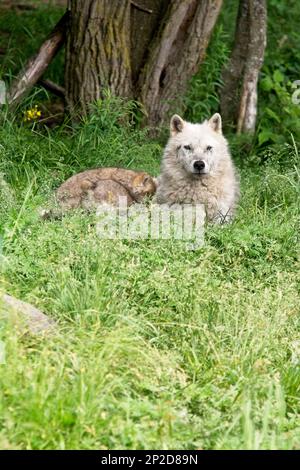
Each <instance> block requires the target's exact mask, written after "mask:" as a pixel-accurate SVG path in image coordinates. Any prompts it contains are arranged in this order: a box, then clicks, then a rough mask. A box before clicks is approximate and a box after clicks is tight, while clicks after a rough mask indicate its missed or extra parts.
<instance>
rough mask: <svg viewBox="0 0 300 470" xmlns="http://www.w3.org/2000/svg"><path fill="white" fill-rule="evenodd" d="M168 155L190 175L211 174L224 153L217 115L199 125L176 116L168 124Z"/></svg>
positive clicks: (223, 143)
mask: <svg viewBox="0 0 300 470" xmlns="http://www.w3.org/2000/svg"><path fill="white" fill-rule="evenodd" d="M170 130H171V137H170V140H169V143H168V146H167V149H168V154H169V156H172V157H173V158H175V159H176V162H177V164H178V165H179V166H181V167H182V168H183V169H184V170H185V171H186V172H187V173H188V174H190V175H195V176H196V175H199V176H201V175H210V174H213V173H214V171H215V170H216V168H217V167H218V164H219V161H220V159H221V158H222V156H223V155H224V153H227V141H226V139H225V138H224V137H223V134H222V119H221V116H220V114H218V113H216V114H214V115H213V116H212V118H211V119H209V120H208V121H205V122H203V123H202V124H191V123H189V122H186V121H184V120H183V119H182V118H181V117H180V116H178V115H177V114H175V116H173V117H172V119H171V124H170Z"/></svg>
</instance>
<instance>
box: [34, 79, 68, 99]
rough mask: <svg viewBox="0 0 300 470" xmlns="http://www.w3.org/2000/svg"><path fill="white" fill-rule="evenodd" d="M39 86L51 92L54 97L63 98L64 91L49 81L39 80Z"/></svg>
mask: <svg viewBox="0 0 300 470" xmlns="http://www.w3.org/2000/svg"><path fill="white" fill-rule="evenodd" d="M39 84H40V85H41V86H42V87H43V88H45V90H48V91H51V93H53V94H54V95H56V96H59V97H60V98H64V97H65V89H64V88H63V87H62V86H60V85H57V84H56V83H54V82H52V81H51V80H40V81H39Z"/></svg>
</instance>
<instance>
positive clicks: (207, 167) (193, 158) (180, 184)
mask: <svg viewBox="0 0 300 470" xmlns="http://www.w3.org/2000/svg"><path fill="white" fill-rule="evenodd" d="M238 199H239V181H238V177H237V174H236V171H235V168H234V165H233V162H232V159H231V156H230V152H229V148H228V143H227V140H226V139H225V137H224V136H223V134H222V120H221V116H220V114H218V113H216V114H214V115H213V116H212V118H211V119H209V120H208V121H205V122H203V123H202V124H191V123H189V122H186V121H184V120H183V119H182V118H181V117H180V116H178V115H175V116H173V117H172V119H171V136H170V139H169V141H168V144H167V146H166V149H165V153H164V157H163V162H162V170H161V175H160V176H159V178H158V189H157V195H156V200H157V202H158V203H159V204H170V205H172V204H189V203H190V204H203V205H204V206H205V211H206V215H207V218H208V220H209V221H211V222H215V223H224V222H228V221H230V220H231V219H232V217H233V215H234V211H235V208H236V205H237V202H238Z"/></svg>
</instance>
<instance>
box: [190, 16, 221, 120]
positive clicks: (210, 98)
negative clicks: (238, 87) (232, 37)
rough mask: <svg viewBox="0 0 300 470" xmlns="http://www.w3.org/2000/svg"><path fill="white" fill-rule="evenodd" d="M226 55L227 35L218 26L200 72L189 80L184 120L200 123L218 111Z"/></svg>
mask: <svg viewBox="0 0 300 470" xmlns="http://www.w3.org/2000/svg"><path fill="white" fill-rule="evenodd" d="M228 55H229V47H228V34H227V33H226V32H224V28H223V26H222V25H219V26H218V27H217V28H216V31H215V33H214V35H213V37H212V40H211V42H210V44H209V47H208V51H207V56H206V60H205V62H204V64H203V65H202V67H201V70H200V71H199V73H197V74H196V75H195V76H194V77H193V79H192V80H191V83H190V86H189V90H188V92H187V95H186V98H185V106H186V112H185V115H186V119H188V120H190V121H191V122H202V121H203V120H204V119H207V118H208V117H209V116H211V115H212V114H213V113H215V112H217V111H218V110H219V93H220V89H221V86H222V82H221V72H222V68H223V66H224V64H225V63H226V61H227V59H228Z"/></svg>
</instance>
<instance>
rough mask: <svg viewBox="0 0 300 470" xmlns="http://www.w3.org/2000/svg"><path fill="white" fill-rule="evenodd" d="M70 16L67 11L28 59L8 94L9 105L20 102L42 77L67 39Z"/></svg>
mask: <svg viewBox="0 0 300 470" xmlns="http://www.w3.org/2000/svg"><path fill="white" fill-rule="evenodd" d="M68 18H69V12H66V13H65V14H64V16H63V17H62V18H61V19H60V21H59V22H58V23H57V25H56V26H55V28H54V29H53V31H52V32H51V34H50V35H49V36H48V37H47V39H46V41H45V42H44V43H43V44H42V46H41V47H40V50H39V51H38V53H37V54H36V55H35V56H34V57H32V58H31V59H30V60H29V61H28V63H27V64H26V66H25V68H24V70H23V71H22V72H21V73H20V74H19V75H18V77H17V78H16V79H15V80H14V81H13V83H12V85H11V88H10V90H9V92H8V96H7V103H8V104H9V105H11V106H15V105H17V104H18V103H20V101H21V100H22V98H23V97H24V96H25V95H26V94H27V93H28V92H29V91H30V89H31V88H32V87H33V86H34V85H35V84H36V83H37V82H38V81H39V79H40V78H41V77H42V75H43V74H44V72H45V71H46V69H47V67H48V65H49V64H50V62H51V61H52V59H53V58H54V57H55V55H56V54H57V52H58V51H59V50H60V48H61V47H62V45H63V43H64V41H65V32H66V26H67V23H68Z"/></svg>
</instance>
